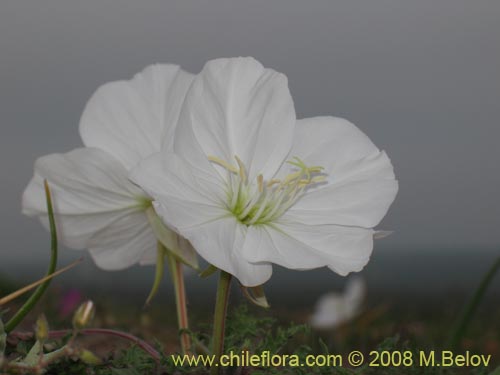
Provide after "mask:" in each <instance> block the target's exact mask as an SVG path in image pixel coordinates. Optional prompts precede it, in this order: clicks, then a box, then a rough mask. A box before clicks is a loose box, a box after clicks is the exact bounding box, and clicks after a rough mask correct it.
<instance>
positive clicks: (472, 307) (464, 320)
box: [449, 257, 500, 350]
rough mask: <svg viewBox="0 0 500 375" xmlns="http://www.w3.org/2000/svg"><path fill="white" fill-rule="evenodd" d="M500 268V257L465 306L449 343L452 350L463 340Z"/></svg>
mask: <svg viewBox="0 0 500 375" xmlns="http://www.w3.org/2000/svg"><path fill="white" fill-rule="evenodd" d="M499 269H500V257H499V258H498V259H497V260H496V261H495V262H494V263H493V265H492V266H491V268H490V269H489V270H488V272H487V273H486V274H485V275H484V277H483V279H482V280H481V283H480V284H479V286H478V288H477V289H476V292H475V293H474V295H473V296H472V298H471V300H470V301H469V303H468V304H467V305H466V306H465V309H464V310H463V312H462V315H461V316H460V319H459V320H458V323H457V325H456V328H455V330H454V331H453V335H452V336H451V340H450V345H449V347H450V349H451V350H456V349H457V347H458V344H459V343H460V341H462V338H463V336H464V334H465V332H466V330H467V327H468V326H469V323H470V321H471V320H472V317H473V315H474V313H475V312H476V310H477V307H478V306H479V304H480V303H481V300H482V299H483V297H484V294H485V293H486V289H488V286H489V285H490V283H491V281H492V280H493V277H494V276H495V274H496V273H497V271H498V270H499Z"/></svg>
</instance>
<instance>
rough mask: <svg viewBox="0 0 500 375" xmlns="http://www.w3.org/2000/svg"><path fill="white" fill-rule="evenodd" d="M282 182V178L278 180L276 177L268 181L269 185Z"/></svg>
mask: <svg viewBox="0 0 500 375" xmlns="http://www.w3.org/2000/svg"><path fill="white" fill-rule="evenodd" d="M280 182H281V180H278V179H276V178H273V179H272V180H269V181H268V182H267V187H271V186H273V185H275V184H279V183H280Z"/></svg>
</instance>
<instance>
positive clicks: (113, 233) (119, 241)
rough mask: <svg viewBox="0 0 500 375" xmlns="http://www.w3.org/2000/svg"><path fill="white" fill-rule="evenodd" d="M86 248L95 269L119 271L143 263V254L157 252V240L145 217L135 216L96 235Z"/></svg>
mask: <svg viewBox="0 0 500 375" xmlns="http://www.w3.org/2000/svg"><path fill="white" fill-rule="evenodd" d="M88 247H89V251H90V254H91V255H92V258H93V259H94V261H95V263H96V264H97V266H98V267H100V268H102V269H105V270H121V269H124V268H127V267H130V266H132V265H134V264H136V263H139V262H141V261H143V260H144V257H145V256H146V254H151V253H153V252H154V251H155V250H156V237H155V236H154V234H153V232H152V230H151V227H150V226H149V222H148V221H147V218H146V215H145V213H144V212H134V213H129V214H127V215H124V216H122V217H120V218H119V219H118V220H116V221H114V222H113V223H112V224H110V225H108V226H107V227H105V228H103V229H101V230H100V231H99V232H97V233H95V234H94V235H93V236H92V238H90V240H89V243H88ZM153 263H155V262H153ZM150 264H151V263H150Z"/></svg>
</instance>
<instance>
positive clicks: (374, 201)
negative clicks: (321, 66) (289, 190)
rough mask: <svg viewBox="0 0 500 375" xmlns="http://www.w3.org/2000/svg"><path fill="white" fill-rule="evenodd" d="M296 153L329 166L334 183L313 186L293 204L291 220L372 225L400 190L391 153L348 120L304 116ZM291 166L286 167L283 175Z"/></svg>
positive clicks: (328, 175)
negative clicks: (389, 154)
mask: <svg viewBox="0 0 500 375" xmlns="http://www.w3.org/2000/svg"><path fill="white" fill-rule="evenodd" d="M290 156H291V157H292V156H297V157H299V158H300V159H302V160H303V161H304V162H305V163H306V164H308V165H319V166H323V167H324V168H325V172H326V174H327V182H328V183H323V184H319V185H318V186H316V187H313V188H311V189H309V190H308V191H307V192H306V193H305V194H304V195H303V196H302V197H301V198H300V199H299V201H298V202H297V203H296V204H295V205H294V206H292V207H291V208H290V210H289V211H288V213H287V215H288V219H289V220H291V221H296V222H302V223H307V224H337V225H345V226H360V227H364V228H372V227H374V226H375V225H377V224H378V223H379V222H380V220H381V219H382V218H383V217H384V215H385V214H386V213H387V210H388V209H389V206H390V205H391V203H392V202H393V201H394V198H395V196H396V194H397V191H398V183H397V181H396V180H395V177H394V172H393V167H392V164H391V162H390V160H389V158H388V157H387V155H386V154H385V153H384V152H380V151H379V150H378V149H377V147H376V146H375V145H374V144H373V143H372V142H371V141H370V139H369V138H368V137H367V136H366V135H365V134H363V133H362V132H361V131H360V130H359V129H357V128H356V127H355V126H354V125H353V124H351V123H349V122H348V121H346V120H343V119H338V118H333V117H318V118H312V119H305V120H300V121H299V122H298V125H297V128H296V135H295V140H294V146H293V148H292V151H291V152H290ZM289 169H290V167H289V166H287V167H284V168H283V170H282V171H280V174H281V175H283V174H285V173H287V172H288V170H289Z"/></svg>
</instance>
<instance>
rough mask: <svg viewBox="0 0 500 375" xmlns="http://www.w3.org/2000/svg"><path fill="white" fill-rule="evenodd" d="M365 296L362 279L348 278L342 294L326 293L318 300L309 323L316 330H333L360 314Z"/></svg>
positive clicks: (364, 286)
mask: <svg viewBox="0 0 500 375" xmlns="http://www.w3.org/2000/svg"><path fill="white" fill-rule="evenodd" d="M365 295H366V285H365V283H364V281H363V279H361V278H359V277H352V278H349V279H348V281H347V284H346V286H345V289H344V292H343V293H334V292H332V293H327V294H324V295H323V296H321V297H320V298H319V299H318V302H317V303H316V308H315V310H314V314H313V315H312V316H311V318H310V319H309V323H310V324H311V326H312V327H314V328H317V329H334V328H336V327H338V326H340V325H342V324H344V323H347V322H349V321H350V320H352V319H354V318H355V317H356V316H357V315H358V314H359V313H360V312H361V306H362V304H363V300H364V298H365Z"/></svg>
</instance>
